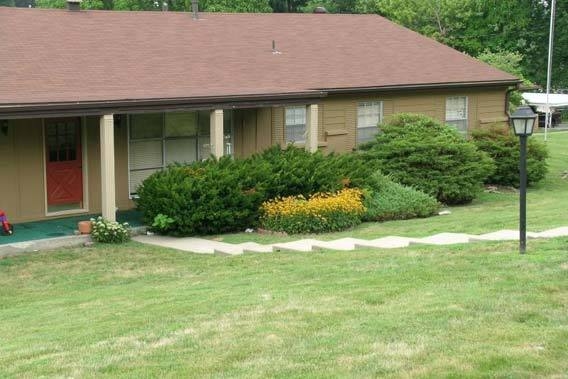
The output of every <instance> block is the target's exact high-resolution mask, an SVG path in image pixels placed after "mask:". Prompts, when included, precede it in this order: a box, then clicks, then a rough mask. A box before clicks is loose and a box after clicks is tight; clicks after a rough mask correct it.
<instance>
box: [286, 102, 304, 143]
mask: <svg viewBox="0 0 568 379" xmlns="http://www.w3.org/2000/svg"><path fill="white" fill-rule="evenodd" d="M295 142H300V143H302V142H306V107H289V108H286V143H295Z"/></svg>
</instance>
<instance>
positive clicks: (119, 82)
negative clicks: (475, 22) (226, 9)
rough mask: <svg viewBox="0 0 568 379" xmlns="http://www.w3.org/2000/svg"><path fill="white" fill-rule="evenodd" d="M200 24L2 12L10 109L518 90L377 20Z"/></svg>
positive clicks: (214, 20) (0, 93)
mask: <svg viewBox="0 0 568 379" xmlns="http://www.w3.org/2000/svg"><path fill="white" fill-rule="evenodd" d="M200 17H201V18H200V20H198V21H195V20H192V18H191V14H190V13H176V12H119V11H112V12H111V11H80V12H77V11H75V12H72V11H66V10H53V9H21V8H0V36H2V38H1V39H0V51H1V52H2V53H1V54H0V105H1V104H4V105H6V104H33V103H36V104H37V103H48V102H49V103H53V102H82V101H102V100H109V101H118V100H129V99H156V98H189V97H192V98H193V97H208V96H227V95H257V94H270V93H294V92H305V91H307V90H316V89H317V90H325V89H331V88H336V89H337V88H360V87H383V86H402V85H423V84H432V83H468V82H493V81H496V82H498V81H503V82H507V81H508V82H514V81H515V80H516V78H515V77H513V76H511V75H509V74H506V73H504V72H502V71H499V70H497V69H495V68H492V67H490V66H489V65H486V64H484V63H481V62H479V61H477V60H475V59H473V58H471V57H469V56H466V55H464V54H462V53H460V52H458V51H456V50H453V49H451V48H449V47H447V46H444V45H442V44H440V43H438V42H436V41H434V40H431V39H429V38H426V37H423V36H421V35H419V34H417V33H414V32H412V31H410V30H408V29H405V28H403V27H401V26H398V25H396V24H394V23H392V22H390V21H388V20H386V19H385V18H382V17H380V16H376V15H329V14H212V13H202V14H201V15H200ZM273 40H274V41H275V42H276V46H277V49H278V50H279V51H280V52H281V54H273V53H272V41H273Z"/></svg>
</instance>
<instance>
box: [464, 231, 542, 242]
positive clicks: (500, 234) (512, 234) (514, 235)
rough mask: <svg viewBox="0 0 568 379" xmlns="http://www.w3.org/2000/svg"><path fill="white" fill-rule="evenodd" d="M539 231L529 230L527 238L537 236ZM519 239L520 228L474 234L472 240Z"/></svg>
mask: <svg viewBox="0 0 568 379" xmlns="http://www.w3.org/2000/svg"><path fill="white" fill-rule="evenodd" d="M537 237H538V233H533V232H527V238H537ZM518 239H519V231H518V230H510V229H503V230H498V231H496V232H492V233H486V234H481V235H479V236H472V238H471V240H472V241H514V240H518Z"/></svg>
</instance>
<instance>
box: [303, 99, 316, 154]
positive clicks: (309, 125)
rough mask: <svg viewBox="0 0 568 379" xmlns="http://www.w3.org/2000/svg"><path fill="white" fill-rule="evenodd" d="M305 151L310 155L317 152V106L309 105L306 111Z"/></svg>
mask: <svg viewBox="0 0 568 379" xmlns="http://www.w3.org/2000/svg"><path fill="white" fill-rule="evenodd" d="M306 129H307V132H308V133H307V139H306V150H308V151H309V152H310V153H315V152H316V151H318V105H317V104H310V105H308V106H307V109H306Z"/></svg>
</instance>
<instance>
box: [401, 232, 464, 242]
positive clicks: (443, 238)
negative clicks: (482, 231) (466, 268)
mask: <svg viewBox="0 0 568 379" xmlns="http://www.w3.org/2000/svg"><path fill="white" fill-rule="evenodd" d="M473 237H475V236H473V235H471V234H464V233H439V234H434V235H433V236H429V237H424V238H418V239H415V240H413V241H411V242H410V243H413V244H414V243H423V244H428V245H453V244H458V243H468V242H469V241H470V240H471V239H472V238H473Z"/></svg>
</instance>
